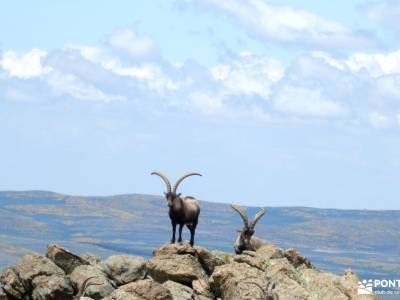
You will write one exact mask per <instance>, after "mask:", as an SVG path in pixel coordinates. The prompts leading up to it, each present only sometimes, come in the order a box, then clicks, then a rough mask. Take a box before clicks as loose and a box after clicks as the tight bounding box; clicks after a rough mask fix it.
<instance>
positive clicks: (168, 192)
mask: <svg viewBox="0 0 400 300" xmlns="http://www.w3.org/2000/svg"><path fill="white" fill-rule="evenodd" d="M151 175H157V176H159V177H161V179H162V180H163V181H164V183H165V192H164V196H165V199H166V200H167V203H168V206H169V207H172V206H173V204H174V201H175V200H176V199H178V198H179V197H180V196H181V193H177V190H178V186H179V184H180V183H181V182H182V181H183V180H184V179H185V178H187V177H189V176H193V175H197V176H201V174H199V173H188V174H186V175H183V176H182V177H181V178H179V179H178V180H177V181H176V183H175V184H174V187H173V188H171V183H170V182H169V179H168V177H167V176H165V175H164V174H163V173H161V172H153V173H151Z"/></svg>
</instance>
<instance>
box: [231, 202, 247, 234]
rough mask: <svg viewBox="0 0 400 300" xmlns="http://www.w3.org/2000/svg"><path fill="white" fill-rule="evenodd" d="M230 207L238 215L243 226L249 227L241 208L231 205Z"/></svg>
mask: <svg viewBox="0 0 400 300" xmlns="http://www.w3.org/2000/svg"><path fill="white" fill-rule="evenodd" d="M231 207H232V208H233V209H234V210H235V211H236V212H237V213H238V214H239V216H240V217H241V218H242V220H243V223H244V226H245V227H246V228H247V227H249V219H248V218H247V215H246V213H245V212H244V210H243V208H241V207H240V206H236V205H234V204H231Z"/></svg>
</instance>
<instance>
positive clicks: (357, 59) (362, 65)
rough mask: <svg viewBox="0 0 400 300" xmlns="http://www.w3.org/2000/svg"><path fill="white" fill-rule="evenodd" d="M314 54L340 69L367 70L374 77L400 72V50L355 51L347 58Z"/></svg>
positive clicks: (322, 53) (319, 53)
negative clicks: (387, 51) (371, 52)
mask: <svg viewBox="0 0 400 300" xmlns="http://www.w3.org/2000/svg"><path fill="white" fill-rule="evenodd" d="M313 56H315V57H319V58H322V59H324V60H325V61H326V62H327V63H328V64H330V65H331V66H333V67H335V68H337V69H339V70H349V71H351V72H359V71H362V70H365V71H367V72H368V73H369V74H370V75H371V76H372V77H379V76H382V75H390V74H400V50H396V51H393V52H389V53H373V54H370V53H362V52H358V53H354V54H352V55H350V56H349V57H348V58H345V59H335V58H333V57H332V56H331V55H329V54H328V53H326V52H321V51H319V52H313Z"/></svg>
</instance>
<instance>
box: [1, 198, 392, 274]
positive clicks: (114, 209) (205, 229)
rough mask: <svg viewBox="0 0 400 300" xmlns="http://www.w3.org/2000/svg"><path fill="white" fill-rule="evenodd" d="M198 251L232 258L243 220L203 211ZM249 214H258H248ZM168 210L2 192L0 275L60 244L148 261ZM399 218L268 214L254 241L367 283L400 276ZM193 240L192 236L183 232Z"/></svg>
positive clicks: (156, 201)
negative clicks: (303, 256) (294, 250)
mask: <svg viewBox="0 0 400 300" xmlns="http://www.w3.org/2000/svg"><path fill="white" fill-rule="evenodd" d="M200 205H201V208H202V211H201V215H200V220H199V226H198V231H197V234H196V244H197V245H200V246H205V247H209V248H213V249H219V250H223V251H229V252H231V251H232V245H233V242H234V240H235V238H236V229H238V228H240V227H241V225H242V224H241V220H240V219H239V217H238V215H237V214H235V213H234V212H233V211H232V210H231V208H230V207H229V205H227V204H221V203H213V202H204V201H201V203H200ZM247 210H248V212H249V214H253V213H255V211H256V210H257V208H253V207H248V208H247ZM167 211H168V209H167V207H166V204H165V201H164V199H163V198H162V197H161V196H154V195H141V194H126V195H116V196H71V195H65V194H60V193H55V192H49V191H3V192H0V253H2V254H1V255H0V267H4V266H5V265H10V264H14V263H15V261H16V260H17V259H18V258H19V257H21V256H22V255H24V254H28V253H32V252H33V251H36V252H43V251H44V248H43V247H44V246H45V245H46V244H47V243H49V242H50V243H58V244H62V245H65V246H66V247H68V248H69V249H71V250H73V251H76V252H79V253H83V252H85V251H90V252H93V253H96V254H97V255H99V256H101V257H106V256H109V255H112V254H115V253H128V254H137V255H142V256H146V257H149V256H150V255H151V250H152V249H153V248H156V247H158V246H160V245H161V244H163V243H165V242H166V241H168V240H169V239H170V230H171V229H170V221H169V218H168V213H167ZM399 227H400V211H369V210H338V209H316V208H308V207H270V208H268V211H267V214H266V216H265V217H264V218H263V219H261V220H260V222H259V224H258V225H257V228H256V234H257V235H258V236H260V237H262V238H264V239H266V240H268V241H270V242H273V243H274V244H277V245H279V246H280V247H282V248H289V247H296V248H298V249H300V250H301V251H302V252H303V253H305V254H306V255H307V257H309V258H310V259H311V260H312V261H313V262H314V264H315V265H316V267H318V268H320V269H322V270H327V271H330V272H334V273H338V274H340V273H342V271H343V270H344V269H346V268H348V267H351V268H352V269H354V270H355V271H356V272H357V273H358V274H359V275H360V277H361V278H367V277H368V278H370V277H371V278H380V277H382V278H391V277H393V276H396V275H397V274H399V272H400V258H399V256H398V253H400V232H399V230H398V228H399ZM184 236H185V238H186V239H187V238H188V232H186V231H185V232H184Z"/></svg>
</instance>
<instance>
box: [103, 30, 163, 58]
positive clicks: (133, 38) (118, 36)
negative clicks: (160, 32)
mask: <svg viewBox="0 0 400 300" xmlns="http://www.w3.org/2000/svg"><path fill="white" fill-rule="evenodd" d="M108 43H109V45H110V46H111V47H112V48H114V49H116V50H118V51H121V52H122V53H125V54H128V55H129V56H131V57H133V58H143V57H148V56H151V55H154V54H155V52H156V47H155V45H154V43H153V41H152V40H151V39H149V38H147V37H143V36H139V35H138V34H137V33H136V32H134V31H132V30H130V29H121V30H117V31H115V32H114V33H113V34H111V35H110V37H109V40H108Z"/></svg>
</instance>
